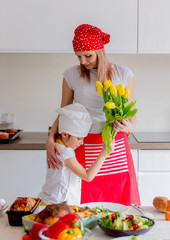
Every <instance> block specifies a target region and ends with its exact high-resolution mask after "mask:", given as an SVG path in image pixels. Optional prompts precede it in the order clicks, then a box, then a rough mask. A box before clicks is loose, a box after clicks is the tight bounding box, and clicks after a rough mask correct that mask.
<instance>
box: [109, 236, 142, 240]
mask: <svg viewBox="0 0 170 240" xmlns="http://www.w3.org/2000/svg"><path fill="white" fill-rule="evenodd" d="M135 237H136V238H137V240H144V237H142V236H135ZM114 239H115V240H117V239H120V240H131V237H130V236H127V237H116V238H112V239H111V240H114Z"/></svg>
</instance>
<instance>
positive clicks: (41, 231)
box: [39, 227, 92, 240]
mask: <svg viewBox="0 0 170 240" xmlns="http://www.w3.org/2000/svg"><path fill="white" fill-rule="evenodd" d="M47 230H48V227H46V228H43V229H41V230H40V231H39V237H40V238H41V239H42V240H60V239H56V238H55V239H54V238H49V237H46V236H45V235H44V233H45V232H46V231H47ZM91 235H92V231H91V230H90V229H88V228H85V234H84V236H83V237H82V238H76V240H85V239H88V238H89V237H90V236H91Z"/></svg>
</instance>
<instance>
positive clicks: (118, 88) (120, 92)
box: [116, 84, 125, 96]
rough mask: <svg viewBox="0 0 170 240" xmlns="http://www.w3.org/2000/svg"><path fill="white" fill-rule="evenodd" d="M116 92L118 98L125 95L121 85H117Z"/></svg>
mask: <svg viewBox="0 0 170 240" xmlns="http://www.w3.org/2000/svg"><path fill="white" fill-rule="evenodd" d="M116 90H117V91H119V94H120V96H123V95H124V93H125V89H124V87H123V85H122V84H119V85H117V86H116Z"/></svg>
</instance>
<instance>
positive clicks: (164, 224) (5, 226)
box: [0, 207, 170, 240]
mask: <svg viewBox="0 0 170 240" xmlns="http://www.w3.org/2000/svg"><path fill="white" fill-rule="evenodd" d="M143 209H144V210H146V211H148V212H150V213H152V214H153V215H154V218H155V226H154V227H153V229H151V231H149V232H148V233H146V234H144V235H143V237H142V240H168V239H170V221H166V220H165V214H164V213H162V212H158V211H157V210H156V209H154V207H143ZM128 213H130V214H138V215H139V212H138V211H137V210H136V209H134V208H133V207H129V210H128ZM23 235H24V229H23V227H12V226H10V225H9V223H8V218H7V214H4V215H2V216H0V236H1V239H3V240H10V239H12V240H21V239H22V236H23ZM96 239H97V240H107V239H108V240H109V239H110V240H111V239H113V237H110V236H108V235H106V234H105V233H104V232H103V231H102V230H101V229H100V228H98V227H97V228H95V229H93V230H92V235H91V237H90V238H89V240H96ZM115 239H116V238H115Z"/></svg>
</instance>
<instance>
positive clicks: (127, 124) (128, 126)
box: [113, 78, 136, 132]
mask: <svg viewBox="0 0 170 240" xmlns="http://www.w3.org/2000/svg"><path fill="white" fill-rule="evenodd" d="M127 88H129V97H130V99H131V100H132V101H133V100H134V78H131V80H130V81H129V83H128V85H127ZM135 124H136V115H135V116H134V117H132V118H129V119H127V120H124V119H123V120H122V124H120V123H119V122H118V121H117V120H115V121H114V124H113V129H114V130H115V131H116V132H119V131H121V132H130V131H131V130H132V128H133V127H134V126H135Z"/></svg>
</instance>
